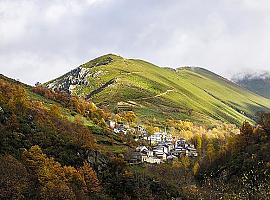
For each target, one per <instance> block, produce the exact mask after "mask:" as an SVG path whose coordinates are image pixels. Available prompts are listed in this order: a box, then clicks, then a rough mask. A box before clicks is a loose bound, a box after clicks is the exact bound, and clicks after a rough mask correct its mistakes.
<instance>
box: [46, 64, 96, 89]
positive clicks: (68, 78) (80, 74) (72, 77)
mask: <svg viewBox="0 0 270 200" xmlns="http://www.w3.org/2000/svg"><path fill="white" fill-rule="evenodd" d="M89 76H91V72H90V70H89V69H87V68H83V67H78V68H76V69H74V70H72V71H70V72H68V73H67V74H65V75H64V76H62V77H60V78H59V79H56V80H54V81H52V82H50V83H48V84H46V86H47V87H48V88H50V89H57V90H61V91H65V92H68V93H72V91H73V90H74V89H75V88H76V87H77V86H79V85H84V86H88V85H89V82H88V80H87V77H89Z"/></svg>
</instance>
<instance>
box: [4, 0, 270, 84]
mask: <svg viewBox="0 0 270 200" xmlns="http://www.w3.org/2000/svg"><path fill="white" fill-rule="evenodd" d="M269 13H270V1H269V0H134V1H133V0H77V1H75V0H73V1H71V0H50V1H43V0H0V73H3V74H4V75H7V76H10V77H12V78H16V79H19V80H21V81H23V82H25V83H29V84H34V83H35V82H37V81H40V82H45V81H48V80H50V79H52V78H55V77H58V76H60V75H61V74H63V73H66V72H67V71H69V70H71V69H73V68H75V67H77V66H79V65H80V64H82V63H84V62H87V61H89V60H91V59H93V58H95V57H98V56H100V55H103V54H107V53H115V54H120V55H122V56H123V57H127V58H140V59H144V60H147V61H150V62H152V63H154V64H157V65H160V66H168V67H174V68H176V67H179V66H186V65H188V66H200V67H204V68H207V69H209V70H212V71H214V72H216V73H219V74H221V75H223V76H226V77H230V76H231V75H232V74H233V73H235V72H239V71H243V70H244V71H246V70H247V69H250V70H270V14H269Z"/></svg>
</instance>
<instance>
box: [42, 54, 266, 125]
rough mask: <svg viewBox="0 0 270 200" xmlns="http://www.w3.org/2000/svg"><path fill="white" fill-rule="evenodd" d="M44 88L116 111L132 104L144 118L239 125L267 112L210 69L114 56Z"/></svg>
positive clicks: (261, 101)
mask: <svg viewBox="0 0 270 200" xmlns="http://www.w3.org/2000/svg"><path fill="white" fill-rule="evenodd" d="M45 86H47V87H49V88H52V89H59V90H65V91H68V92H70V93H72V94H75V95H79V96H82V97H90V98H91V100H93V101H94V102H96V103H97V104H98V105H104V106H108V107H109V108H110V109H112V110H113V109H119V104H121V102H125V103H128V102H129V101H135V103H136V104H137V105H139V106H137V107H136V106H135V107H134V106H133V107H132V106H130V107H129V108H128V109H131V110H134V111H135V112H136V113H137V114H139V116H142V117H145V118H146V119H147V118H161V119H166V118H170V117H173V118H178V119H185V120H186V119H188V120H192V121H193V120H195V121H204V122H206V121H208V122H210V121H211V122H212V121H216V120H221V121H225V122H229V123H235V124H239V125H240V124H241V123H242V122H243V121H245V120H247V121H250V122H251V121H253V120H254V119H255V118H254V115H255V114H256V112H258V111H268V110H269V108H270V100H268V99H265V98H263V97H261V96H259V95H256V94H253V93H252V92H249V91H248V90H243V89H242V88H241V87H240V86H238V85H236V84H234V83H233V82H231V81H229V80H228V79H225V78H224V77H222V76H220V75H217V74H215V73H213V72H211V71H209V70H206V69H203V68H200V67H182V68H177V69H170V68H162V67H159V66H157V65H154V64H152V63H150V62H147V61H143V60H140V59H125V58H123V57H121V56H118V55H114V54H107V55H104V56H101V57H98V58H96V59H93V60H91V61H89V62H86V63H84V64H82V65H80V66H79V67H78V68H76V69H74V70H72V71H70V72H68V73H67V74H65V75H63V76H61V77H59V78H57V79H54V80H52V81H50V82H47V83H45ZM93 91H95V92H94V93H93ZM166 91H170V92H166ZM161 94H162V95H161ZM108 97H110V98H108ZM126 107H127V106H126ZM120 109H122V108H121V106H120Z"/></svg>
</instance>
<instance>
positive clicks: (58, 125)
mask: <svg viewBox="0 0 270 200" xmlns="http://www.w3.org/2000/svg"><path fill="white" fill-rule="evenodd" d="M110 114H111V113H108V112H107V113H106V111H104V110H102V109H100V108H98V107H96V106H95V105H94V104H93V103H91V102H89V101H84V100H82V99H79V98H77V97H75V96H69V95H67V94H66V93H62V92H53V91H51V90H48V89H47V88H43V87H41V86H37V87H31V86H29V85H25V84H23V83H20V82H18V81H15V80H13V79H10V78H7V77H5V76H3V75H0V169H1V170H0V199H72V200H75V199H100V200H105V199H106V200H113V199H149V200H150V199H172V198H176V197H181V196H182V195H181V194H180V193H179V191H178V190H177V189H178V188H176V186H174V185H169V184H167V183H164V182H158V181H156V179H155V180H154V178H153V177H151V176H149V175H147V174H144V173H143V171H142V172H136V173H135V172H133V171H132V169H131V167H130V166H129V165H128V164H127V162H126V161H125V160H124V159H123V153H124V152H126V151H127V149H131V148H135V146H134V140H133V138H132V137H121V135H120V134H114V133H113V132H112V130H111V129H109V128H108V126H107V125H106V124H104V119H105V120H106V116H107V117H108V116H109V115H110ZM181 199H182V198H181Z"/></svg>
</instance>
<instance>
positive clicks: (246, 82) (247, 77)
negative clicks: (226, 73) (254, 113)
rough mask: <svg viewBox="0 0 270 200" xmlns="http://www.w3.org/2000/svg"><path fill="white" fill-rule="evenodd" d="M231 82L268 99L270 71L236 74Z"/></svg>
mask: <svg viewBox="0 0 270 200" xmlns="http://www.w3.org/2000/svg"><path fill="white" fill-rule="evenodd" d="M232 81H233V82H235V83H236V84H238V85H240V86H241V87H244V88H246V89H248V90H250V91H252V92H255V93H257V94H259V95H262V96H264V97H266V98H270V71H259V72H254V73H251V72H248V73H244V72H243V73H238V74H236V75H234V76H233V77H232Z"/></svg>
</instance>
